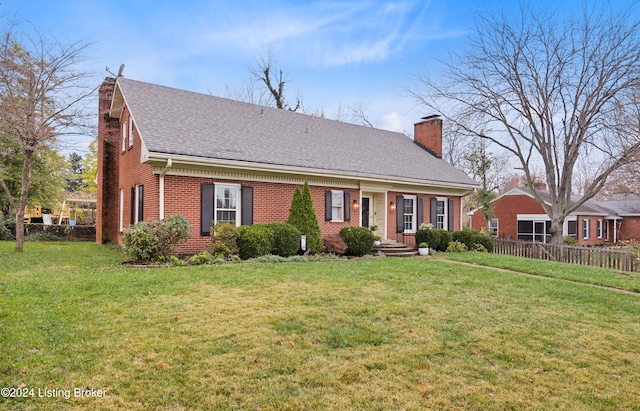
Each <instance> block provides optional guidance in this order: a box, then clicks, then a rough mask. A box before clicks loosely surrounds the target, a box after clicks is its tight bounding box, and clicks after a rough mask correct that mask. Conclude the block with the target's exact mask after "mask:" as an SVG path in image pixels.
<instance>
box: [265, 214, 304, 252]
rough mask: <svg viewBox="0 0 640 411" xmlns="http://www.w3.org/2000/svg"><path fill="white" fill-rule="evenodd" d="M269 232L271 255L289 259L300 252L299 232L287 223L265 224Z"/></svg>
mask: <svg viewBox="0 0 640 411" xmlns="http://www.w3.org/2000/svg"><path fill="white" fill-rule="evenodd" d="M265 227H266V228H267V230H269V231H270V232H271V239H272V244H271V254H274V255H279V256H280V257H289V256H292V255H294V254H297V253H298V250H300V230H298V229H297V228H296V227H294V226H293V225H291V224H289V223H287V222H278V223H269V224H265Z"/></svg>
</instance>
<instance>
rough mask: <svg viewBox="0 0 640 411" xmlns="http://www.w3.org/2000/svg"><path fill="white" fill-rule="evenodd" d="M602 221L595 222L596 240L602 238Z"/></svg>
mask: <svg viewBox="0 0 640 411" xmlns="http://www.w3.org/2000/svg"><path fill="white" fill-rule="evenodd" d="M602 223H603V221H602V220H597V221H596V237H597V238H602Z"/></svg>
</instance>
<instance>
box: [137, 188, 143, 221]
mask: <svg viewBox="0 0 640 411" xmlns="http://www.w3.org/2000/svg"><path fill="white" fill-rule="evenodd" d="M138 221H144V186H138Z"/></svg>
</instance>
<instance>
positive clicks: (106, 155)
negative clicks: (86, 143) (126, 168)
mask: <svg viewBox="0 0 640 411" xmlns="http://www.w3.org/2000/svg"><path fill="white" fill-rule="evenodd" d="M115 86H116V79H115V78H110V77H107V78H106V79H105V80H104V82H103V83H102V85H101V86H100V90H99V94H98V172H97V175H96V185H97V193H96V199H97V204H96V242H97V243H99V244H103V243H107V242H117V241H118V237H117V236H118V231H119V227H118V221H119V220H118V218H119V207H120V205H119V198H120V197H119V193H118V160H119V158H120V156H119V151H118V148H119V147H120V146H119V145H118V143H119V141H120V139H119V137H120V121H119V120H118V119H117V118H111V117H110V115H109V109H110V107H111V99H112V98H113V92H114V90H115Z"/></svg>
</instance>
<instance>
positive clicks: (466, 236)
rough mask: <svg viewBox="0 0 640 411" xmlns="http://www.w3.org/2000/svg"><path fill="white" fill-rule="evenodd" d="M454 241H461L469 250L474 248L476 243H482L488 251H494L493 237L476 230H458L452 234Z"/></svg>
mask: <svg viewBox="0 0 640 411" xmlns="http://www.w3.org/2000/svg"><path fill="white" fill-rule="evenodd" d="M452 240H453V241H459V242H461V243H463V244H464V245H466V246H467V249H468V250H474V249H475V248H476V247H475V245H476V244H481V245H482V246H483V247H484V248H485V249H486V250H487V252H492V251H493V242H492V241H491V238H489V237H488V236H486V235H485V234H482V233H481V232H479V231H476V230H469V229H464V230H462V231H456V232H455V233H453V235H452Z"/></svg>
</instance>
